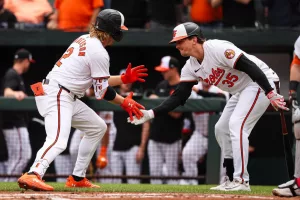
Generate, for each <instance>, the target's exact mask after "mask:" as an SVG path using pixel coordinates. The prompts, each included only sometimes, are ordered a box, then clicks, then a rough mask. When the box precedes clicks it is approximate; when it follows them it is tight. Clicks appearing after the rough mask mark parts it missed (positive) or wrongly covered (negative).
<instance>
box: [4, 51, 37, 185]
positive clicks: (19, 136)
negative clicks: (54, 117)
mask: <svg viewBox="0 0 300 200" xmlns="http://www.w3.org/2000/svg"><path fill="white" fill-rule="evenodd" d="M33 62H34V60H33V59H32V55H31V53H30V52H29V51H28V50H26V49H19V50H18V51H17V52H16V53H15V56H14V64H13V67H12V68H10V69H8V70H7V72H6V73H5V75H4V78H3V82H2V88H1V94H2V95H3V96H4V97H13V98H15V99H17V100H18V101H22V100H23V99H24V98H25V97H27V94H26V89H25V85H24V81H23V77H22V74H24V73H25V72H27V71H28V69H29V67H30V64H31V63H33ZM2 114H3V116H4V117H3V134H4V138H5V141H6V144H7V150H8V160H7V161H6V162H5V167H6V174H8V175H11V174H21V173H22V172H23V170H24V169H25V167H26V166H27V164H28V162H29V160H30V158H31V146H30V140H29V133H28V129H27V120H28V115H27V113H24V112H3V113H2ZM16 180H17V179H16V178H7V179H6V181H16Z"/></svg>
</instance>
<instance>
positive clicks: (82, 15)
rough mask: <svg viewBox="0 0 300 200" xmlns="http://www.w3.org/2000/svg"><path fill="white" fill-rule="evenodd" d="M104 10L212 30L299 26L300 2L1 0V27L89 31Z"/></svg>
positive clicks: (151, 26)
mask: <svg viewBox="0 0 300 200" xmlns="http://www.w3.org/2000/svg"><path fill="white" fill-rule="evenodd" d="M105 8H113V9H116V10H119V11H120V12H122V13H123V14H124V15H125V16H126V25H127V27H129V28H138V29H147V30H163V29H165V28H173V27H174V26H176V25H177V24H179V23H182V22H185V21H193V22H195V23H197V24H199V25H200V26H201V27H202V28H208V29H211V28H214V29H216V28H245V27H249V28H250V27H251V28H254V27H256V28H268V27H299V26H300V1H299V0H168V1H161V0H18V1H16V0H0V9H1V11H0V27H1V28H3V29H14V28H15V29H51V30H63V31H80V32H84V31H87V30H88V29H89V26H90V24H91V23H93V22H94V20H95V18H96V16H97V14H98V12H99V11H100V10H101V9H105Z"/></svg>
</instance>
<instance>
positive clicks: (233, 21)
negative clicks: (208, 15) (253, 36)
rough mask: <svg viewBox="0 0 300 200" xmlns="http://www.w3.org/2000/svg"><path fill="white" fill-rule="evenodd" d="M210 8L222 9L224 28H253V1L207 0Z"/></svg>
mask: <svg viewBox="0 0 300 200" xmlns="http://www.w3.org/2000/svg"><path fill="white" fill-rule="evenodd" d="M209 1H210V3H211V6H212V7H213V8H216V7H218V6H222V7H223V26H224V27H233V28H234V27H237V28H238V27H254V26H255V20H256V13H255V6H254V1H252V0H209Z"/></svg>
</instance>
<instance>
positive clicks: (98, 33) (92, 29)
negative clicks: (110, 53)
mask: <svg viewBox="0 0 300 200" xmlns="http://www.w3.org/2000/svg"><path fill="white" fill-rule="evenodd" d="M90 36H91V37H96V38H98V39H99V40H100V41H101V42H104V41H105V40H107V39H108V38H109V37H110V35H109V34H108V33H106V32H104V31H99V30H97V29H96V28H95V26H94V25H92V26H91V27H90Z"/></svg>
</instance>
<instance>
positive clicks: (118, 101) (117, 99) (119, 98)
mask: <svg viewBox="0 0 300 200" xmlns="http://www.w3.org/2000/svg"><path fill="white" fill-rule="evenodd" d="M109 102H111V103H114V104H117V105H121V104H122V103H123V102H124V97H122V96H121V95H119V94H116V96H115V98H114V99H113V100H111V101H109Z"/></svg>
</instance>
